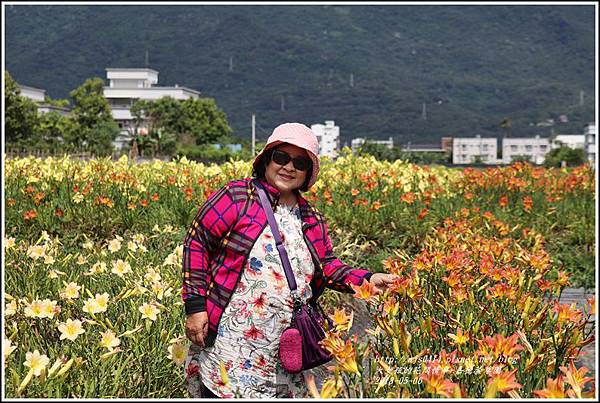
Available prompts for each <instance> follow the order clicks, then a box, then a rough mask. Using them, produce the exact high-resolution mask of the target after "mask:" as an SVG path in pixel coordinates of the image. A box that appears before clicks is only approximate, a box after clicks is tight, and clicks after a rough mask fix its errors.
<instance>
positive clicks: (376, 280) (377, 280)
mask: <svg viewBox="0 0 600 403" xmlns="http://www.w3.org/2000/svg"><path fill="white" fill-rule="evenodd" d="M399 278H400V277H399V276H397V275H395V274H389V273H374V274H373V275H372V276H371V279H370V280H369V282H370V283H371V284H373V287H375V292H376V293H377V294H379V295H381V294H383V293H384V292H385V290H387V288H388V287H389V286H390V285H392V283H393V282H394V280H396V279H399Z"/></svg>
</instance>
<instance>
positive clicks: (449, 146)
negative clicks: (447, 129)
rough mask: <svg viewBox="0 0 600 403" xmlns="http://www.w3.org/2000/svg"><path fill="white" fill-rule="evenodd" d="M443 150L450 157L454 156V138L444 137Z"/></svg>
mask: <svg viewBox="0 0 600 403" xmlns="http://www.w3.org/2000/svg"><path fill="white" fill-rule="evenodd" d="M442 148H443V149H444V151H446V153H447V154H448V155H450V154H452V137H442Z"/></svg>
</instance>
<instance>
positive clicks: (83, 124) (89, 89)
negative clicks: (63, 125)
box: [70, 77, 118, 148]
mask: <svg viewBox="0 0 600 403" xmlns="http://www.w3.org/2000/svg"><path fill="white" fill-rule="evenodd" d="M70 95H71V98H73V106H74V108H73V111H72V114H73V118H74V119H75V121H76V122H77V123H78V125H79V127H80V131H79V133H77V135H76V136H74V137H73V139H72V141H73V142H74V146H75V147H77V148H79V147H82V146H84V145H85V144H96V145H98V144H104V143H105V142H104V140H100V142H98V141H97V140H95V139H92V138H90V136H91V130H92V129H93V128H95V127H96V126H99V125H100V126H101V127H102V129H99V130H100V131H101V132H104V133H105V134H106V133H112V134H114V133H115V132H114V131H113V130H105V129H106V128H107V127H108V126H107V124H108V122H114V121H113V117H112V112H111V110H110V107H109V105H108V101H107V100H106V98H104V81H102V79H101V78H99V77H96V78H92V79H88V80H86V81H85V82H84V83H83V84H82V85H81V86H79V87H78V88H76V89H74V90H73V91H71V92H70ZM116 133H117V134H116V135H118V131H117V132H116ZM116 135H115V137H114V138H112V139H111V141H112V140H114V139H115V138H116Z"/></svg>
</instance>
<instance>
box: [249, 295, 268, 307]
mask: <svg viewBox="0 0 600 403" xmlns="http://www.w3.org/2000/svg"><path fill="white" fill-rule="evenodd" d="M265 295H266V293H264V292H263V293H262V294H260V297H258V298H256V299H254V301H252V303H253V304H254V307H256V308H258V309H262V308H264V307H265V304H266V300H265Z"/></svg>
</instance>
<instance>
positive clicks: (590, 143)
mask: <svg viewBox="0 0 600 403" xmlns="http://www.w3.org/2000/svg"><path fill="white" fill-rule="evenodd" d="M583 135H584V136H585V139H584V149H585V154H586V156H587V159H588V161H589V162H590V164H591V165H592V166H593V167H595V166H596V124H595V123H588V124H587V125H586V126H585V127H584V128H583Z"/></svg>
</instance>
